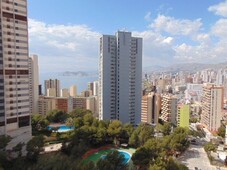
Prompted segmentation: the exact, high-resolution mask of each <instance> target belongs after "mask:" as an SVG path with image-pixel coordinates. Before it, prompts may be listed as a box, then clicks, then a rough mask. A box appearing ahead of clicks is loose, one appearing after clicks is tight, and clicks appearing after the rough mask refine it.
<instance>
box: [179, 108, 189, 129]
mask: <svg viewBox="0 0 227 170" xmlns="http://www.w3.org/2000/svg"><path fill="white" fill-rule="evenodd" d="M189 117H190V105H187V104H180V105H178V111H177V126H179V127H187V128H189Z"/></svg>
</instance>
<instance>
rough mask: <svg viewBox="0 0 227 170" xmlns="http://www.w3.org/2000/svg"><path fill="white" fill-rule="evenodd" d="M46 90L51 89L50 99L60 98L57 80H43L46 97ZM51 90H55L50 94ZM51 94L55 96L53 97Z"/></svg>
mask: <svg viewBox="0 0 227 170" xmlns="http://www.w3.org/2000/svg"><path fill="white" fill-rule="evenodd" d="M48 89H51V90H50V91H51V96H52V97H60V81H59V80H58V79H49V80H45V96H48ZM53 89H55V92H52V91H53ZM52 94H55V96H53V95H52Z"/></svg>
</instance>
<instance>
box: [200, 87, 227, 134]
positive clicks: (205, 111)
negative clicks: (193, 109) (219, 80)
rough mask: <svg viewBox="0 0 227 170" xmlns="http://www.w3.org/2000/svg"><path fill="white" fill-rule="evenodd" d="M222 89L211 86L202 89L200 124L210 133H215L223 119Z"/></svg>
mask: <svg viewBox="0 0 227 170" xmlns="http://www.w3.org/2000/svg"><path fill="white" fill-rule="evenodd" d="M223 102H224V88H223V87H222V86H215V85H213V84H205V85H204V87H203V98H202V115H201V123H202V124H204V125H205V126H206V127H207V128H208V129H209V130H210V131H217V130H218V128H219V127H220V126H221V119H222V117H223V111H222V109H223Z"/></svg>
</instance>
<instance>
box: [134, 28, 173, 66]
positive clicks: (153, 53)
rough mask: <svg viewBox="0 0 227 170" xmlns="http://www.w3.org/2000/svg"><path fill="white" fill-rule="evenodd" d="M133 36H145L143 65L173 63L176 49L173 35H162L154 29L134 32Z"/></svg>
mask: <svg viewBox="0 0 227 170" xmlns="http://www.w3.org/2000/svg"><path fill="white" fill-rule="evenodd" d="M133 36H137V37H142V38H143V67H147V66H151V65H162V66H163V65H169V64H171V63H173V56H174V55H175V51H174V49H173V48H172V47H173V38H172V37H165V36H162V35H161V34H158V33H156V32H154V31H152V30H148V31H143V32H133Z"/></svg>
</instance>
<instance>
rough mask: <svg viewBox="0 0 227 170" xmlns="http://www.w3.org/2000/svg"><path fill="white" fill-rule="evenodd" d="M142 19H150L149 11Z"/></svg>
mask: <svg viewBox="0 0 227 170" xmlns="http://www.w3.org/2000/svg"><path fill="white" fill-rule="evenodd" d="M144 19H145V20H146V21H148V22H149V21H151V12H148V13H147V14H146V15H145V16H144Z"/></svg>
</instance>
